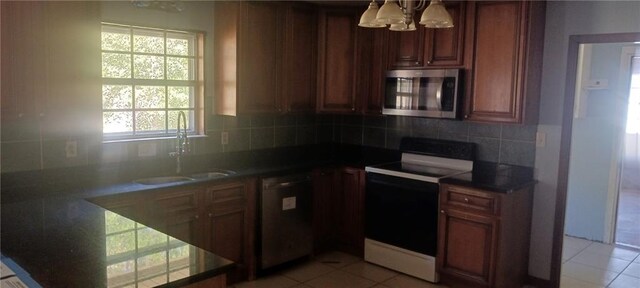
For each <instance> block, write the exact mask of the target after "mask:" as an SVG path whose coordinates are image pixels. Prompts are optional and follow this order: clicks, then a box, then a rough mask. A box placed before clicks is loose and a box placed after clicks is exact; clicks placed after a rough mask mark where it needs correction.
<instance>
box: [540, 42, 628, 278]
mask: <svg viewBox="0 0 640 288" xmlns="http://www.w3.org/2000/svg"><path fill="white" fill-rule="evenodd" d="M638 41H640V33H613V34H589V35H571V36H569V51H568V55H567V73H566V76H565V93H564V94H565V95H564V106H563V115H562V132H561V138H560V139H561V140H560V156H559V159H558V183H557V187H556V204H555V206H556V207H555V221H554V222H555V223H554V228H553V246H552V250H551V284H552V286H553V287H559V286H560V273H561V271H560V269H561V267H562V244H563V234H564V217H565V212H566V206H567V187H568V182H569V181H568V180H569V160H570V156H571V153H570V152H571V134H572V126H573V108H574V107H573V105H574V102H575V87H576V86H575V85H576V72H577V67H578V66H577V65H578V50H579V47H580V44H585V43H618V42H638Z"/></svg>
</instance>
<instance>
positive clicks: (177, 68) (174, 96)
mask: <svg viewBox="0 0 640 288" xmlns="http://www.w3.org/2000/svg"><path fill="white" fill-rule="evenodd" d="M196 42H197V35H196V34H195V33H188V32H179V31H169V30H159V29H150V28H149V29H148V28H140V27H132V26H123V25H113V24H103V26H102V46H101V47H102V79H103V85H102V111H103V117H102V119H103V134H104V135H105V137H124V138H136V137H147V136H149V137H151V136H163V135H167V136H172V135H173V133H175V132H174V131H175V129H176V125H177V113H178V111H184V112H185V113H186V115H187V129H189V130H190V131H191V132H194V131H195V129H196V127H195V123H197V122H198V121H196V117H197V116H198V115H196V114H197V113H196V107H195V106H196V102H197V101H196V100H195V99H196V93H197V89H196V79H197V77H196V73H197V72H196V71H198V69H197V67H196V56H197V55H196V44H197V43H196Z"/></svg>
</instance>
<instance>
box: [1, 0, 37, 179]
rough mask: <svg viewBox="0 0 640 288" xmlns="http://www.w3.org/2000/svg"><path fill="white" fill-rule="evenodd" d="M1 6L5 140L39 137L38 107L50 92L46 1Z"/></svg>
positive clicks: (2, 107)
mask: <svg viewBox="0 0 640 288" xmlns="http://www.w3.org/2000/svg"><path fill="white" fill-rule="evenodd" d="M1 5H2V32H1V33H2V40H3V41H2V49H1V53H2V85H1V87H2V93H1V95H2V105H1V107H0V108H1V110H2V113H1V116H2V140H3V141H7V142H8V141H24V140H38V139H39V137H40V135H39V133H40V132H39V128H40V124H39V120H40V119H39V113H40V111H41V108H39V107H38V106H39V105H42V104H41V103H44V102H45V101H43V100H44V99H45V95H46V92H47V85H46V84H47V82H46V79H47V77H46V76H47V75H46V72H47V71H46V69H45V68H46V63H47V59H46V55H47V46H45V45H44V44H45V43H47V42H46V40H47V34H46V32H47V31H46V29H45V28H46V27H47V18H46V17H45V16H46V14H45V4H43V3H41V2H31V1H23V2H22V1H21V2H16V1H2V3H1ZM23 146H24V145H23ZM25 147H26V146H25ZM4 157H5V155H3V158H4ZM3 160H4V159H3ZM21 162H26V161H21ZM29 166H30V167H25V168H29V169H36V168H41V167H34V166H35V163H33V165H29ZM5 167H6V166H5Z"/></svg>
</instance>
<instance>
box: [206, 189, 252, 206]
mask: <svg viewBox="0 0 640 288" xmlns="http://www.w3.org/2000/svg"><path fill="white" fill-rule="evenodd" d="M208 191H209V197H211V198H210V200H209V201H208V202H209V203H210V206H211V208H212V209H213V210H214V211H216V213H218V211H228V210H229V209H231V210H237V209H242V208H244V207H245V206H246V201H247V199H246V193H245V185H244V183H230V184H226V185H220V186H215V187H211V188H209V189H208Z"/></svg>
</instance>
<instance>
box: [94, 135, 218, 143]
mask: <svg viewBox="0 0 640 288" xmlns="http://www.w3.org/2000/svg"><path fill="white" fill-rule="evenodd" d="M207 137H209V135H188V138H190V139H193V138H207ZM175 139H176V136H171V137H166V136H161V137H149V138H130V139H108V140H102V144H111V143H130V142H146V141H161V140H175Z"/></svg>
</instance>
